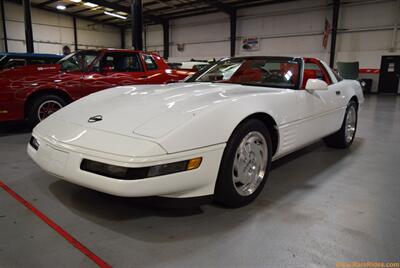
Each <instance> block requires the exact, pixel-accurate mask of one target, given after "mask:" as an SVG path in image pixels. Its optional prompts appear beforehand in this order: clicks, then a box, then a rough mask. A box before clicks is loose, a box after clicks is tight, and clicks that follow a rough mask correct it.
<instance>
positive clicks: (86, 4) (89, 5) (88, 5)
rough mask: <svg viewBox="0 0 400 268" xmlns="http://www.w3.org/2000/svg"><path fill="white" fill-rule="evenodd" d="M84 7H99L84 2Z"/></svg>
mask: <svg viewBox="0 0 400 268" xmlns="http://www.w3.org/2000/svg"><path fill="white" fill-rule="evenodd" d="M83 4H84V5H85V6H87V7H98V6H99V5H98V4H93V3H90V2H85V3H83Z"/></svg>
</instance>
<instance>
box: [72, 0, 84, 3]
mask: <svg viewBox="0 0 400 268" xmlns="http://www.w3.org/2000/svg"><path fill="white" fill-rule="evenodd" d="M70 1H71V2H74V3H80V2H82V0H70Z"/></svg>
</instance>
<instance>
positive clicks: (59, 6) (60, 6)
mask: <svg viewBox="0 0 400 268" xmlns="http://www.w3.org/2000/svg"><path fill="white" fill-rule="evenodd" d="M57 9H58V10H65V9H67V7H66V6H64V5H57Z"/></svg>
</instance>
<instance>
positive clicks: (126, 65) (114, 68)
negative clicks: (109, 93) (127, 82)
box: [101, 53, 142, 72]
mask: <svg viewBox="0 0 400 268" xmlns="http://www.w3.org/2000/svg"><path fill="white" fill-rule="evenodd" d="M101 68H102V69H103V70H107V71H110V72H140V71H142V66H141V65H140V60H139V56H138V54H121V53H118V54H107V55H105V56H104V58H103V60H102V62H101Z"/></svg>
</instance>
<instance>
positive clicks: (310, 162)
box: [0, 96, 400, 268]
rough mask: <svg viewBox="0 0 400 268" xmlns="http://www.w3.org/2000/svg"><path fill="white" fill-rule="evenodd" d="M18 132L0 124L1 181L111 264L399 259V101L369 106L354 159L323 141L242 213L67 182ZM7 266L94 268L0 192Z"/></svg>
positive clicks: (378, 99)
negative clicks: (43, 164) (167, 203)
mask: <svg viewBox="0 0 400 268" xmlns="http://www.w3.org/2000/svg"><path fill="white" fill-rule="evenodd" d="M21 128H24V127H23V126H21V125H6V126H1V130H0V153H1V158H0V181H3V182H4V183H5V184H6V185H8V186H9V187H10V188H11V189H12V190H13V191H15V192H17V193H18V194H19V195H20V196H21V197H22V198H24V199H25V200H27V201H28V202H30V203H31V204H32V205H33V206H35V207H36V208H37V209H38V210H40V211H41V212H42V213H43V214H45V215H46V216H47V217H49V218H50V219H52V220H53V221H54V222H55V223H57V224H58V225H59V226H60V227H62V228H63V229H64V230H65V231H66V232H68V233H69V234H70V235H72V236H73V237H75V238H76V239H77V240H79V241H80V242H81V243H82V244H83V245H84V246H86V247H87V248H88V249H90V250H91V251H92V252H93V253H94V254H96V255H97V256H98V257H99V258H101V259H102V260H104V261H106V262H107V263H109V264H110V265H112V266H114V267H230V268H231V267H282V266H285V267H321V266H327V267H335V264H336V262H344V261H385V262H390V261H399V252H400V232H399V227H400V194H399V193H400V97H394V96H370V97H368V98H367V100H366V103H365V106H364V107H363V110H362V112H361V114H360V118H359V128H358V132H357V138H356V140H355V142H354V144H353V146H352V147H351V148H350V149H349V150H335V149H330V148H327V147H325V146H324V144H323V143H322V142H319V143H316V144H314V145H312V146H310V147H307V148H306V149H304V150H302V151H300V152H298V153H295V154H292V155H290V156H288V157H286V158H284V159H281V160H279V161H278V162H276V163H274V165H273V170H272V172H271V174H270V177H269V180H268V182H267V185H266V188H265V189H264V191H263V192H262V193H261V196H260V197H259V198H258V199H257V200H256V201H255V202H254V203H253V204H251V205H249V206H247V207H244V208H240V209H226V208H221V207H218V206H215V205H203V206H201V207H198V208H186V209H183V208H168V209H166V208H162V207H159V206H158V205H154V204H153V203H152V202H149V201H146V200H144V201H143V200H137V199H127V198H117V197H112V196H108V195H105V194H101V193H98V192H95V191H92V190H88V189H85V188H82V187H79V186H76V185H73V184H70V183H67V182H64V181H61V180H59V179H57V178H54V177H52V176H50V175H48V174H46V173H45V172H43V171H42V170H41V169H40V168H38V167H37V166H36V165H35V164H34V163H33V162H32V161H31V160H30V159H29V158H28V156H27V155H26V153H25V147H26V144H27V142H28V139H29V136H30V135H29V132H28V131H27V130H24V129H22V130H21ZM0 267H95V264H94V262H92V261H91V259H89V258H88V257H87V256H86V255H84V254H82V252H81V251H79V250H78V249H77V248H75V247H73V246H72V245H71V244H70V243H69V242H68V241H67V240H65V239H64V238H63V237H62V236H60V234H59V233H57V232H55V231H54V230H53V229H51V228H50V227H49V226H48V225H47V224H45V223H44V222H43V221H42V220H40V219H39V218H38V217H37V216H36V215H35V214H34V213H32V212H31V211H30V210H28V209H26V208H25V207H24V206H23V205H22V204H21V203H20V202H18V201H17V200H16V199H15V198H13V197H11V195H10V194H9V193H7V192H6V191H5V190H4V189H2V188H0Z"/></svg>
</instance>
